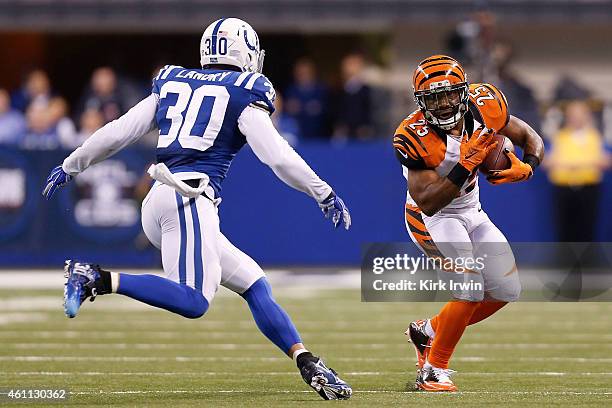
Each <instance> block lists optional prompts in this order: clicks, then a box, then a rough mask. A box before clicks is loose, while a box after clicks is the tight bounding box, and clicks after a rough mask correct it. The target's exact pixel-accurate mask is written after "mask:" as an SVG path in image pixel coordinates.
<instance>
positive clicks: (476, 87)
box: [469, 83, 510, 132]
mask: <svg viewBox="0 0 612 408" xmlns="http://www.w3.org/2000/svg"><path fill="white" fill-rule="evenodd" d="M469 95H470V96H469V99H470V100H469V101H470V110H471V111H472V113H473V114H474V116H475V119H476V120H477V121H479V122H480V123H482V124H483V125H485V126H486V127H487V128H489V129H493V130H494V131H496V132H498V131H500V130H501V129H503V128H504V127H506V125H507V124H508V120H510V114H509V112H508V101H507V100H506V97H505V96H504V94H503V93H502V91H500V90H499V89H498V88H497V87H496V86H495V85H491V84H485V83H476V84H470V89H469Z"/></svg>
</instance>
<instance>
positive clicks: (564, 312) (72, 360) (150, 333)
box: [0, 288, 612, 408]
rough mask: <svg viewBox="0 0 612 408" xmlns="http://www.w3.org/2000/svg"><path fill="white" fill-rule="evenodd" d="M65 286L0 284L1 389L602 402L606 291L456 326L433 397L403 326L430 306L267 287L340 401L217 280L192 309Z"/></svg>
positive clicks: (172, 401)
mask: <svg viewBox="0 0 612 408" xmlns="http://www.w3.org/2000/svg"><path fill="white" fill-rule="evenodd" d="M61 295H62V288H59V289H58V290H54V291H51V290H37V291H21V290H14V289H11V290H7V289H2V290H0V388H3V389H5V390H6V388H12V387H16V388H47V389H48V388H53V389H59V388H67V389H69V390H70V392H71V394H70V398H69V399H68V400H67V401H63V402H60V403H58V402H55V403H43V402H30V404H31V405H33V406H36V407H42V406H53V407H57V406H58V405H61V406H64V405H65V406H109V405H112V406H125V407H135V406H147V407H172V408H175V407H202V406H214V407H219V406H242V407H259V406H265V407H272V406H292V407H293V406H314V405H316V404H327V405H326V406H329V405H330V404H342V405H343V406H368V407H372V406H376V407H382V406H399V405H403V406H408V405H413V406H420V407H424V406H435V407H443V406H457V405H458V404H461V405H460V406H465V407H472V406H483V407H490V406H494V405H496V406H500V407H506V406H520V407H525V406H539V407H548V406H572V407H582V406H612V304H610V303H517V304H513V305H510V306H509V307H506V308H505V309H502V311H501V312H499V313H498V314H497V315H495V316H494V317H493V318H491V319H489V320H485V321H484V322H482V323H480V324H478V325H475V326H472V327H470V328H468V330H467V332H466V334H465V335H464V338H463V340H462V342H461V344H460V346H459V348H458V350H457V351H456V353H455V356H454V359H453V360H452V361H451V368H453V369H455V370H457V371H458V373H457V374H456V375H455V376H454V379H455V383H456V384H457V385H458V387H459V389H460V392H458V393H455V394H435V395H434V394H424V393H421V392H413V391H412V384H413V381H414V362H415V357H414V352H413V349H412V346H410V345H409V344H408V343H406V339H405V336H404V334H403V331H404V330H405V327H406V325H407V323H408V322H409V321H410V320H413V319H416V318H422V317H426V316H429V315H432V314H433V313H435V312H436V311H437V310H438V309H439V307H440V305H439V304H428V303H361V302H360V296H359V292H358V291H357V290H343V291H336V290H316V291H314V290H310V291H308V290H303V289H302V290H300V289H282V288H281V289H276V290H275V295H276V298H277V300H278V301H279V302H280V303H281V304H282V305H283V306H284V307H285V308H286V310H287V311H288V312H289V314H290V315H291V316H292V317H293V319H294V321H295V323H296V325H297V327H298V329H299V330H300V331H301V334H302V337H303V340H304V342H305V343H306V345H307V346H308V347H309V348H310V349H311V350H312V351H313V352H315V353H316V354H320V355H321V356H323V357H324V359H325V360H326V361H327V363H328V365H330V366H331V367H333V368H334V369H336V370H337V371H338V372H339V373H340V374H341V375H342V377H343V378H344V379H345V380H347V381H348V382H350V383H351V385H352V386H353V389H354V395H353V398H352V399H351V400H350V401H341V402H332V401H323V400H320V398H319V396H318V395H316V394H315V393H314V392H313V391H311V390H310V389H309V388H308V387H307V386H306V384H304V382H303V381H302V379H301V377H300V376H299V374H298V373H297V370H296V369H295V366H294V364H293V362H292V361H291V360H290V359H288V358H287V357H285V356H283V355H282V354H281V353H280V351H279V350H277V349H276V348H275V347H274V346H273V345H271V343H269V342H268V341H267V339H265V338H264V337H263V336H262V335H261V334H260V333H259V331H258V330H257V328H256V326H255V324H254V323H253V321H252V319H251V315H250V312H249V310H248V307H247V305H246V303H245V302H244V301H243V300H242V299H241V298H239V297H238V296H235V295H233V294H230V293H229V292H227V291H226V290H225V289H221V290H220V292H219V295H218V297H217V298H216V299H215V301H214V302H213V304H212V306H211V310H210V311H209V312H208V313H207V315H206V316H205V317H204V318H201V319H199V320H187V319H183V318H180V317H177V316H174V315H172V314H170V313H167V312H164V311H159V310H156V309H153V308H150V307H147V306H141V305H140V304H138V303H136V302H134V301H131V300H129V299H127V298H124V297H122V296H118V295H111V296H104V297H99V298H98V299H96V301H95V302H94V303H89V302H86V304H84V306H83V309H82V310H81V314H80V315H79V316H78V317H77V318H75V319H71V320H70V319H67V318H65V317H64V315H63V312H62V306H61V302H62V300H61ZM6 401H7V400H6V399H4V400H2V402H0V405H3V404H4V403H6ZM417 404H418V405H417ZM11 406H14V404H11Z"/></svg>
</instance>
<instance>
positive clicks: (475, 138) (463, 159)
mask: <svg viewBox="0 0 612 408" xmlns="http://www.w3.org/2000/svg"><path fill="white" fill-rule="evenodd" d="M493 134H494V131H493V130H491V129H487V128H484V127H479V128H478V129H476V130H475V131H474V133H472V137H470V138H469V139H468V137H467V134H466V135H465V136H464V137H463V140H462V141H461V147H460V151H459V163H461V165H462V166H463V167H465V168H466V169H467V170H468V171H469V172H472V171H474V169H475V168H476V167H477V166H478V165H479V164H480V163H482V161H483V160H484V159H485V157H487V155H488V154H489V152H490V151H491V150H493V149H494V148H495V146H497V142H496V141H495V139H494V138H493Z"/></svg>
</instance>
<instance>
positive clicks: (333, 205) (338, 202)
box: [319, 192, 351, 230]
mask: <svg viewBox="0 0 612 408" xmlns="http://www.w3.org/2000/svg"><path fill="white" fill-rule="evenodd" d="M319 207H320V208H321V211H323V215H325V218H331V220H332V222H333V223H334V227H336V228H338V225H340V224H344V229H346V230H348V229H349V228H350V227H351V214H350V213H349V210H348V208H347V206H346V205H345V204H344V201H342V199H341V198H340V197H338V196H337V195H336V193H334V192H332V193H331V194H330V195H329V197H327V198H326V199H325V200H324V201H322V202H320V203H319Z"/></svg>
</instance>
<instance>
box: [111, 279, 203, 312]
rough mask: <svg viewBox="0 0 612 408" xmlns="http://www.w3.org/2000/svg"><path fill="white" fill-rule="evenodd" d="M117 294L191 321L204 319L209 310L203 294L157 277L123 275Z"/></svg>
mask: <svg viewBox="0 0 612 408" xmlns="http://www.w3.org/2000/svg"><path fill="white" fill-rule="evenodd" d="M117 293H119V294H121V295H125V296H129V297H131V298H132V299H136V300H139V301H141V302H144V303H146V304H148V305H151V306H155V307H161V308H162V309H166V310H168V311H170V312H172V313H177V314H179V315H181V316H183V317H187V318H189V319H196V318H198V317H202V316H203V315H204V313H206V311H207V310H208V301H207V300H206V298H205V297H204V295H202V293H201V292H199V291H197V290H195V289H192V288H190V287H189V286H187V285H181V284H178V283H176V282H173V281H171V280H169V279H165V278H162V277H159V276H155V275H130V274H127V273H121V274H120V277H119V287H118V288H117Z"/></svg>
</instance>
